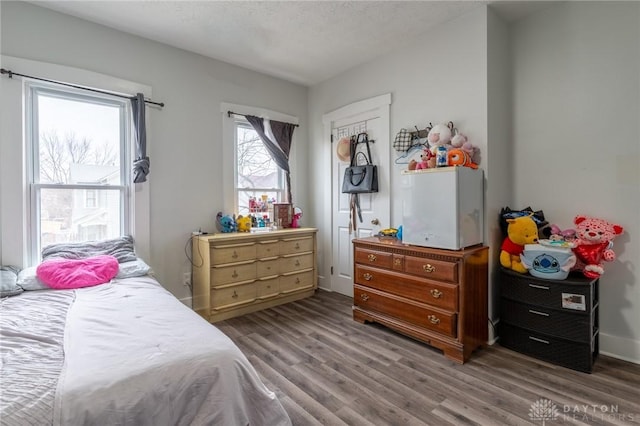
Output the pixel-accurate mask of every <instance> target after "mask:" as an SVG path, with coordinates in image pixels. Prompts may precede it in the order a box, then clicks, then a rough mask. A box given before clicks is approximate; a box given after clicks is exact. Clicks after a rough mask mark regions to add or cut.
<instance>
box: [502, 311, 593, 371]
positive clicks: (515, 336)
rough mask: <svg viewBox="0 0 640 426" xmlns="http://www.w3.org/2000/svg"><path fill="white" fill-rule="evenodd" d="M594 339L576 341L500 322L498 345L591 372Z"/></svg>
mask: <svg viewBox="0 0 640 426" xmlns="http://www.w3.org/2000/svg"><path fill="white" fill-rule="evenodd" d="M597 341H598V340H597V339H593V341H591V342H590V343H577V342H572V341H569V340H565V339H560V338H557V337H554V336H549V335H547V334H544V333H540V332H536V331H531V330H527V329H524V328H520V327H515V326H512V325H510V324H506V323H503V322H502V321H500V344H501V345H502V346H504V347H506V348H509V349H513V350H515V351H518V352H522V353H524V354H527V355H531V356H534V357H536V358H539V359H542V360H545V361H549V362H552V363H554V364H559V365H562V366H564V367H568V368H572V369H574V370H578V371H583V372H586V373H591V370H592V367H593V362H594V361H595V358H596V356H597V354H598V348H597Z"/></svg>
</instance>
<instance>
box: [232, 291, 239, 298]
mask: <svg viewBox="0 0 640 426" xmlns="http://www.w3.org/2000/svg"><path fill="white" fill-rule="evenodd" d="M231 297H233V298H234V299H235V298H237V297H238V293H236V291H235V290H233V294H232V295H231Z"/></svg>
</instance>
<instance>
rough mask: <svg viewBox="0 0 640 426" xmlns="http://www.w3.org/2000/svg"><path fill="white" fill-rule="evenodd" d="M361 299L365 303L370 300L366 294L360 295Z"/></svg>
mask: <svg viewBox="0 0 640 426" xmlns="http://www.w3.org/2000/svg"><path fill="white" fill-rule="evenodd" d="M360 299H362V300H363V301H365V302H366V301H367V300H369V296H367V295H366V294H364V293H362V294H361V295H360Z"/></svg>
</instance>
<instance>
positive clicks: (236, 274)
mask: <svg viewBox="0 0 640 426" xmlns="http://www.w3.org/2000/svg"><path fill="white" fill-rule="evenodd" d="M231 277H232V278H238V272H236V270H235V269H234V270H233V274H231Z"/></svg>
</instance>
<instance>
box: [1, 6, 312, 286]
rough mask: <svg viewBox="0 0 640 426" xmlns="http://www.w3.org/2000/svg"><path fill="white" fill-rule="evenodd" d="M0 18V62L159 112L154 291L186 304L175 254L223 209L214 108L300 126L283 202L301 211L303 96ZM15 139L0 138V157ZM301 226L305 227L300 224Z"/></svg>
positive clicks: (152, 45) (106, 33)
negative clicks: (53, 72) (77, 72)
mask: <svg viewBox="0 0 640 426" xmlns="http://www.w3.org/2000/svg"><path fill="white" fill-rule="evenodd" d="M0 8H1V10H2V14H1V17H2V22H1V23H2V27H1V34H2V39H1V40H2V44H1V53H2V54H3V55H9V56H15V57H19V58H25V59H30V60H36V61H42V62H48V63H53V64H59V65H65V66H68V67H74V68H79V69H84V70H88V71H95V72H99V73H102V74H105V75H109V76H113V77H116V78H121V79H125V80H128V81H135V82H139V83H142V84H146V85H148V86H150V87H152V89H153V98H154V100H156V101H162V102H165V104H166V106H165V108H164V109H162V110H160V111H158V110H154V109H151V108H150V109H148V119H149V122H148V132H149V142H148V143H149V150H150V152H151V155H150V157H151V174H150V175H149V185H150V192H151V193H150V202H151V214H150V216H151V221H150V232H151V238H150V240H151V255H150V259H147V260H148V261H149V263H150V265H151V266H152V267H153V269H154V271H155V272H156V275H157V276H158V278H159V281H160V282H161V283H162V284H163V285H164V286H165V287H166V288H167V289H168V290H170V291H171V292H172V293H174V294H175V295H176V296H177V297H179V298H186V297H188V296H189V291H188V289H187V288H185V287H183V286H182V273H183V272H188V271H190V264H189V262H188V260H187V258H186V256H185V244H186V243H187V240H188V238H189V237H190V235H191V231H192V230H197V229H198V228H202V229H203V230H213V228H214V217H215V214H216V212H217V211H219V210H222V209H223V191H222V188H223V186H224V185H232V184H233V183H232V182H222V181H221V178H220V176H221V175H220V171H221V170H222V165H223V162H224V159H223V158H222V156H221V154H220V153H221V152H222V144H223V141H222V114H221V113H220V104H221V103H222V102H231V103H236V104H242V105H249V106H256V107H263V108H265V109H269V110H273V111H278V112H282V113H285V114H289V115H292V116H297V117H299V118H300V127H299V128H298V129H297V130H296V142H297V144H296V146H294V147H292V152H291V168H292V181H293V189H294V191H293V192H294V194H293V197H294V200H297V202H298V203H299V204H300V205H301V206H302V208H303V209H305V208H306V207H307V206H308V205H309V201H308V191H306V187H307V178H306V175H305V174H304V173H303V172H304V171H305V170H306V165H307V161H308V160H307V158H308V157H309V155H308V152H307V147H306V143H307V142H306V127H307V126H306V123H307V89H306V87H303V86H299V85H296V84H292V83H289V82H285V81H283V80H279V79H276V78H271V77H268V76H265V75H263V74H260V73H256V72H253V71H249V70H246V69H243V68H239V67H235V66H232V65H229V64H226V63H223V62H220V61H215V60H212V59H208V58H205V57H202V56H199V55H196V54H193V53H189V52H186V51H183V50H180V49H176V48H173V47H169V46H166V45H163V44H160V43H156V42H152V41H149V40H146V39H143V38H140V37H136V36H132V35H128V34H125V33H122V32H119V31H115V30H112V29H109V28H106V27H103V26H100V25H96V24H93V23H90V22H87V21H83V20H80V19H76V18H73V17H71V16H67V15H63V14H59V13H56V12H53V11H50V10H48V9H44V8H40V7H37V6H34V5H32V4H29V3H24V2H0ZM14 71H16V72H20V70H17V69H15V70H14ZM4 78H5V77H3V79H4ZM16 84H19V83H16ZM19 134H20V130H18V135H19ZM20 139H21V138H20V137H18V138H15V139H12V140H6V139H4V138H3V140H2V141H0V142H1V146H0V149H2V153H3V154H4V151H5V148H7V147H8V146H9V145H10V144H16V143H20ZM305 211H306V210H305ZM4 213H5V208H4V206H3V209H2V214H3V220H4V221H5V222H12V221H15V223H20V222H21V220H20V219H19V218H15V217H13V218H12V217H6V215H5V214H4ZM303 224H304V225H309V224H310V222H308V221H307V220H305V218H303ZM3 238H7V235H6V234H3ZM6 247H7V246H6V245H5V249H4V251H3V256H5V255H7V253H6Z"/></svg>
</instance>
